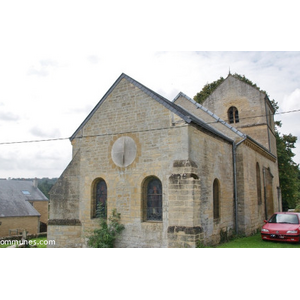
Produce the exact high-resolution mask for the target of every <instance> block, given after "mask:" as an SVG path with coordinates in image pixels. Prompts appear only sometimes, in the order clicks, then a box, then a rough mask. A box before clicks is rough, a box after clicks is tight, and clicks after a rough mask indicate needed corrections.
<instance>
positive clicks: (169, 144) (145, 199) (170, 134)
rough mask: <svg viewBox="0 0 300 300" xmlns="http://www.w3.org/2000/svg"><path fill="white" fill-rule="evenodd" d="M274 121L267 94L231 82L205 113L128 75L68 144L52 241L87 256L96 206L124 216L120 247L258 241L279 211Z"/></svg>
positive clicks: (54, 196)
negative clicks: (236, 238) (239, 237)
mask: <svg viewBox="0 0 300 300" xmlns="http://www.w3.org/2000/svg"><path fill="white" fill-rule="evenodd" d="M273 115H274V109H273V106H272V104H271V102H270V100H269V99H268V97H267V95H266V94H265V93H264V92H261V91H260V90H259V89H257V88H255V87H253V86H251V85H249V84H247V83H245V82H243V81H241V80H239V79H237V78H235V77H234V76H232V75H230V74H229V75H228V77H227V78H226V79H225V80H224V81H223V83H222V84H220V85H219V87H218V88H217V89H216V90H215V91H214V92H213V93H212V94H211V95H210V96H209V97H208V98H207V99H206V100H205V102H204V103H203V105H200V104H198V103H196V102H195V101H194V100H193V99H191V98H189V97H188V96H187V95H185V94H183V93H179V94H178V95H177V96H176V98H175V99H174V100H173V101H169V100H167V99H166V98H164V97H162V96H161V95H159V94H157V93H156V92H154V91H152V90H151V89H149V88H147V87H146V86H144V85H142V84H141V83H139V82H138V81H136V80H134V79H133V78H131V77H129V76H127V75H126V74H121V76H120V77H119V78H118V79H117V80H116V82H115V83H114V84H113V85H112V87H111V88H110V89H109V90H108V91H107V93H106V94H105V95H104V96H103V98H102V99H101V100H100V101H99V103H98V104H97V105H96V107H95V108H94V109H93V110H92V111H91V113H90V114H89V115H88V116H87V117H86V119H85V120H84V121H83V122H82V124H81V125H80V126H79V128H78V129H77V130H76V131H75V132H74V134H73V135H72V136H71V138H70V141H71V144H72V149H73V152H72V160H71V162H70V163H69V165H68V166H67V167H66V169H65V171H64V172H63V173H62V175H61V176H60V178H59V179H58V181H57V182H56V184H55V185H54V187H53V188H52V190H51V196H50V216H49V222H48V239H49V240H55V242H56V243H55V247H86V245H87V240H88V237H89V235H90V234H91V233H92V232H93V230H94V229H95V228H97V226H99V219H98V218H97V217H96V208H97V205H99V204H101V205H102V206H101V207H102V208H104V210H105V211H104V212H105V215H106V217H109V215H110V214H111V212H112V210H113V209H116V210H117V212H118V213H120V214H121V223H122V224H124V225H125V230H123V232H122V234H121V236H120V237H119V238H118V239H117V242H116V247H130V248H134V247H196V246H197V243H198V242H200V243H201V244H217V243H219V242H220V241H223V240H226V239H227V238H228V237H229V236H230V235H232V234H233V233H239V234H246V235H250V234H252V233H254V232H256V231H257V229H258V228H260V227H261V226H262V224H263V221H264V219H266V218H268V217H269V216H270V215H271V214H272V213H273V212H274V211H279V210H281V193H280V187H279V177H278V167H277V158H276V140H275V135H274V130H275V129H274V119H273Z"/></svg>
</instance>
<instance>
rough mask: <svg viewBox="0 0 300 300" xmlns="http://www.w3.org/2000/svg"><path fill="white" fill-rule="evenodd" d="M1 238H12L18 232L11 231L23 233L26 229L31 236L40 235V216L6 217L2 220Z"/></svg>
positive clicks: (0, 227)
mask: <svg viewBox="0 0 300 300" xmlns="http://www.w3.org/2000/svg"><path fill="white" fill-rule="evenodd" d="M0 222H1V225H0V237H6V236H10V235H12V234H16V231H12V232H11V234H10V230H16V229H18V232H19V234H20V232H21V233H22V231H23V230H24V229H25V230H26V231H28V233H29V234H37V233H39V225H40V224H39V223H40V222H39V217H38V216H33V217H31V216H29V217H6V218H0Z"/></svg>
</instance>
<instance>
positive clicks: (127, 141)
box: [111, 136, 136, 167]
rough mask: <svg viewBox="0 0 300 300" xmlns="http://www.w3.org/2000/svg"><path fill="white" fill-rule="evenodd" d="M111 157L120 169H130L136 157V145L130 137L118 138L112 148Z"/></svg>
mask: <svg viewBox="0 0 300 300" xmlns="http://www.w3.org/2000/svg"><path fill="white" fill-rule="evenodd" d="M111 157H112V160H113V162H114V163H115V164H116V165H117V166H118V167H128V166H129V165H130V164H132V163H133V161H134V159H135V157H136V144H135V142H134V140H133V139H132V138H131V137H129V136H122V137H120V138H118V139H117V140H116V141H115V143H114V144H113V146H112V149H111Z"/></svg>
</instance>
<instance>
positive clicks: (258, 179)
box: [256, 163, 262, 204]
mask: <svg viewBox="0 0 300 300" xmlns="http://www.w3.org/2000/svg"><path fill="white" fill-rule="evenodd" d="M256 190H257V203H258V204H262V198H261V178H260V167H259V164H258V163H256Z"/></svg>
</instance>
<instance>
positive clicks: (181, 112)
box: [70, 73, 233, 143]
mask: <svg viewBox="0 0 300 300" xmlns="http://www.w3.org/2000/svg"><path fill="white" fill-rule="evenodd" d="M124 78H125V79H126V80H128V81H129V82H130V83H132V84H133V85H135V86H136V87H137V88H139V89H141V90H142V91H144V92H145V93H146V94H147V95H148V96H150V97H152V98H153V99H154V100H156V101H157V102H159V103H160V104H162V105H163V106H164V107H166V108H167V109H169V110H170V111H172V112H173V113H175V114H177V115H178V116H179V117H181V118H182V119H183V120H184V121H185V122H186V123H188V124H190V123H194V124H196V125H198V126H201V127H202V128H204V129H206V130H208V131H209V132H211V133H213V134H215V135H217V136H219V137H221V138H223V139H225V140H227V141H229V142H231V143H232V142H233V140H232V139H230V138H229V137H228V136H226V135H224V134H223V133H221V132H220V131H218V130H216V129H215V128H213V127H212V126H210V125H208V124H207V123H206V122H204V121H203V120H201V119H200V118H198V117H196V116H195V115H193V114H191V113H190V112H189V111H187V110H185V109H184V108H182V107H180V106H178V105H176V104H175V103H174V102H172V101H169V100H168V99H166V98H164V97H163V96H161V95H159V94H157V93H156V92H154V91H152V90H151V89H149V88H147V87H146V86H144V85H142V84H141V83H139V82H138V81H136V80H134V79H133V78H131V77H129V76H128V75H126V74H124V73H122V74H121V75H120V77H119V78H118V79H117V80H116V81H115V83H114V84H113V85H112V86H111V88H110V89H109V90H108V91H107V92H106V94H105V95H104V96H103V98H102V99H101V100H100V101H99V102H98V104H97V105H96V106H95V107H94V109H93V110H92V111H91V112H90V114H89V115H88V116H87V117H86V119H85V120H84V121H83V122H82V123H81V125H80V126H79V127H78V129H77V130H76V131H75V132H74V133H73V135H72V136H71V137H70V140H71V141H72V140H73V139H74V138H75V137H76V135H77V133H78V132H79V131H80V130H81V129H82V128H83V127H84V126H85V124H86V123H87V122H88V121H89V120H90V118H91V117H92V116H93V115H94V113H95V112H96V111H97V110H98V108H99V107H100V106H101V104H102V103H103V102H104V101H105V99H106V98H107V97H108V96H109V94H110V93H111V92H112V91H113V90H114V88H115V87H116V86H117V85H118V84H119V82H120V81H121V80H122V79H124Z"/></svg>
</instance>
